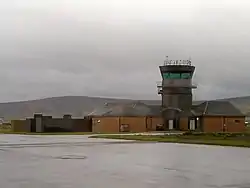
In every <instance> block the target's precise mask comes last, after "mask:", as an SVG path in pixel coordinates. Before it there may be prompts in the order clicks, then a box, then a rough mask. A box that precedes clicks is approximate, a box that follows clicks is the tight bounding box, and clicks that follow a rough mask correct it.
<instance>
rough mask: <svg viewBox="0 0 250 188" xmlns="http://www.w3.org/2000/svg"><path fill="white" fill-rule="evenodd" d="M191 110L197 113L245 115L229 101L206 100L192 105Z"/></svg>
mask: <svg viewBox="0 0 250 188" xmlns="http://www.w3.org/2000/svg"><path fill="white" fill-rule="evenodd" d="M193 110H194V111H195V113H196V114H197V115H207V116H245V115H244V114H243V113H242V112H241V111H240V110H239V109H237V108H236V107H235V106H234V105H233V104H232V103H230V102H229V101H206V102H203V103H201V104H199V105H194V106H193Z"/></svg>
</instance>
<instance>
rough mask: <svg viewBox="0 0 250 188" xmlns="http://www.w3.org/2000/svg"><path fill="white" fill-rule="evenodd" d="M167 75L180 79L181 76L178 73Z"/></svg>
mask: <svg viewBox="0 0 250 188" xmlns="http://www.w3.org/2000/svg"><path fill="white" fill-rule="evenodd" d="M169 77H170V78H171V79H180V78H181V74H180V73H170V74H169Z"/></svg>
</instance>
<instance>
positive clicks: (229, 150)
mask: <svg viewBox="0 0 250 188" xmlns="http://www.w3.org/2000/svg"><path fill="white" fill-rule="evenodd" d="M0 169H1V170H0V185H1V187H4V188H33V187H36V188H44V187H46V188H79V187H84V188H85V187H86V188H88V187H89V188H93V187H94V188H99V187H100V188H117V187H119V188H128V187H130V188H151V187H152V188H163V187H164V188H166V187H171V188H183V187H185V188H213V187H215V188H220V187H222V188H226V187H229V188H236V187H237V188H249V187H250V178H249V177H250V149H247V148H234V147H218V146H203V145H184V144H167V143H140V142H139V143H138V142H134V141H132V142H131V141H120V140H119V141H118V140H103V139H90V138H87V136H80V135H77V136H48V135H47V136H28V135H0Z"/></svg>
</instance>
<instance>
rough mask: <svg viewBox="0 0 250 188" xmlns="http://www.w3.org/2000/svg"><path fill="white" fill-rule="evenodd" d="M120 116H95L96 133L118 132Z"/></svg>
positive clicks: (94, 130)
mask: <svg viewBox="0 0 250 188" xmlns="http://www.w3.org/2000/svg"><path fill="white" fill-rule="evenodd" d="M119 129H120V128H119V117H93V118H92V130H93V132H96V133H99V132H100V133H118V132H119Z"/></svg>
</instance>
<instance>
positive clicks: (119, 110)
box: [88, 101, 161, 116]
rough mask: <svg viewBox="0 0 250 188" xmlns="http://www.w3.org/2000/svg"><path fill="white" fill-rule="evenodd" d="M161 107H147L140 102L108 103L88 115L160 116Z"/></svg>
mask: <svg viewBox="0 0 250 188" xmlns="http://www.w3.org/2000/svg"><path fill="white" fill-rule="evenodd" d="M160 114H161V106H160V105H146V104H144V103H142V102H140V101H138V102H132V103H123V104H118V103H106V104H105V105H104V106H103V107H101V108H98V109H96V110H94V111H93V112H91V113H90V114H88V115H91V116H159V115H160Z"/></svg>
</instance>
